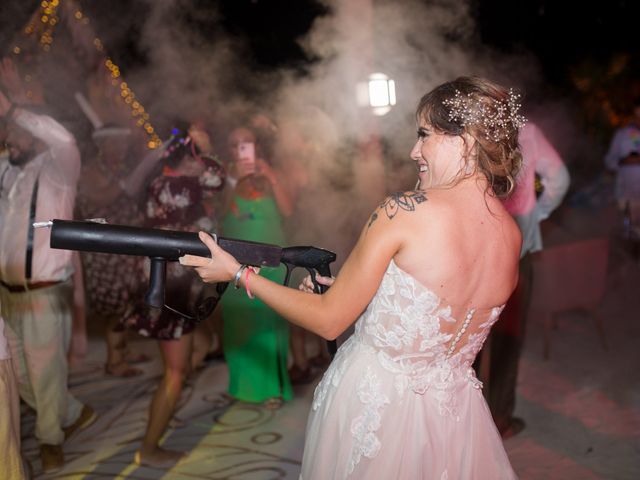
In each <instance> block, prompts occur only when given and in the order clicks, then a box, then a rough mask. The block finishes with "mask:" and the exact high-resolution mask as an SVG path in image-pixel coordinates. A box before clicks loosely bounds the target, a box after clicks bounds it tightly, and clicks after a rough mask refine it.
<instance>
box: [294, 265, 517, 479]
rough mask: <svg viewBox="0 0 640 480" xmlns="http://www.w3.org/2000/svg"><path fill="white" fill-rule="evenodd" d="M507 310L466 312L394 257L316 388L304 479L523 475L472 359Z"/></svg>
mask: <svg viewBox="0 0 640 480" xmlns="http://www.w3.org/2000/svg"><path fill="white" fill-rule="evenodd" d="M502 308H503V307H502V306H500V307H494V308H491V309H485V310H475V309H469V310H466V309H463V310H462V311H463V312H466V314H465V313H463V314H462V317H463V318H462V319H461V320H456V319H455V318H453V317H452V311H456V309H455V308H454V307H453V306H446V305H442V302H441V300H440V298H439V297H438V296H437V295H436V294H435V293H433V292H432V291H430V290H429V289H427V288H426V287H424V286H422V285H421V284H420V283H418V282H417V281H416V280H414V279H413V277H411V276H410V275H409V274H407V273H406V272H404V271H402V270H401V269H400V268H398V267H397V266H396V264H395V262H394V261H393V260H392V261H391V263H390V264H389V267H388V268H387V271H386V273H385V275H384V277H383V280H382V283H381V284H380V287H379V289H378V291H377V292H376V294H375V296H374V297H373V299H372V301H371V303H370V304H369V306H368V307H367V310H366V311H365V312H364V313H363V314H362V315H361V316H360V318H359V319H358V321H357V323H356V328H355V333H354V334H353V335H352V336H351V337H350V338H349V340H347V341H346V342H345V343H344V344H343V345H342V346H341V347H340V349H339V350H338V352H337V354H336V356H335V359H334V360H333V362H332V363H331V365H330V366H329V368H328V370H327V372H326V373H325V375H324V377H323V379H322V381H321V382H320V384H319V385H318V386H317V388H316V391H315V393H314V398H313V404H312V409H311V413H310V415H309V421H308V425H307V433H306V444H305V450H304V458H303V460H302V472H301V477H300V478H301V479H303V480H331V479H334V480H337V479H368V480H369V479H394V480H397V479H407V480H417V479H437V480H445V479H448V480H454V479H455V480H463V479H492V480H497V479H512V478H516V475H515V473H514V472H513V470H512V468H511V465H510V463H509V459H508V458H507V455H506V452H505V450H504V447H503V445H502V440H501V438H500V435H499V434H498V431H497V429H496V427H495V425H494V423H493V420H492V418H491V413H490V412H489V409H488V407H487V405H486V403H485V400H484V397H483V395H482V384H481V383H480V382H479V381H478V380H477V379H476V377H475V374H474V371H473V369H472V367H471V364H472V363H473V360H474V358H475V356H476V354H477V353H478V351H479V350H480V348H481V347H482V344H483V342H484V340H485V339H486V338H487V335H488V334H489V330H490V328H491V325H493V323H494V322H495V321H496V320H497V319H498V316H499V315H500V312H501V311H502Z"/></svg>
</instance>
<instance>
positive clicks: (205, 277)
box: [179, 232, 241, 283]
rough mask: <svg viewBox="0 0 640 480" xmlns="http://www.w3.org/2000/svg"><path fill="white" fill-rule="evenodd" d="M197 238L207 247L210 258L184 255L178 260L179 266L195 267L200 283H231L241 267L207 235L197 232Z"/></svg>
mask: <svg viewBox="0 0 640 480" xmlns="http://www.w3.org/2000/svg"><path fill="white" fill-rule="evenodd" d="M198 237H199V238H200V240H201V241H202V242H203V243H204V244H205V245H206V246H207V247H209V251H210V252H211V258H206V257H199V256H197V255H184V256H182V257H180V258H179V261H180V264H181V265H185V266H189V267H195V270H196V272H197V273H198V275H200V278H202V281H204V282H207V283H218V282H230V281H232V280H233V277H234V275H235V274H236V272H237V271H238V270H239V269H240V266H241V265H240V264H239V263H238V261H237V260H236V259H235V258H233V256H232V255H230V254H229V253H227V252H225V251H224V250H223V249H222V248H220V247H219V246H218V244H217V243H216V242H215V241H214V240H213V238H211V236H210V235H209V234H207V233H204V232H199V233H198Z"/></svg>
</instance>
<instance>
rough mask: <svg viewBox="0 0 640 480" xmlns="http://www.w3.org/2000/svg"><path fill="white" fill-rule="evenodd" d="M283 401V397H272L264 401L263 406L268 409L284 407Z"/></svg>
mask: <svg viewBox="0 0 640 480" xmlns="http://www.w3.org/2000/svg"><path fill="white" fill-rule="evenodd" d="M283 403H284V400H282V397H271V398H267V399H266V400H265V401H264V402H262V406H263V407H264V408H266V409H267V410H278V409H279V408H280V407H282V405H283Z"/></svg>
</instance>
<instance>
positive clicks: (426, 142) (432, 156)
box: [410, 120, 464, 189]
mask: <svg viewBox="0 0 640 480" xmlns="http://www.w3.org/2000/svg"><path fill="white" fill-rule="evenodd" d="M463 152H464V141H463V139H462V137H460V136H457V135H445V134H443V133H439V132H436V131H435V130H434V129H433V128H432V127H431V125H429V124H427V123H426V122H424V121H423V120H421V121H420V125H419V126H418V140H417V141H416V144H415V145H414V146H413V148H412V149H411V153H410V157H411V160H413V161H414V162H416V167H417V169H418V179H419V188H421V189H425V188H432V187H438V186H443V185H448V184H450V183H452V182H453V181H454V180H455V178H456V177H457V176H458V174H459V172H460V170H461V169H462V168H463V166H464V160H463Z"/></svg>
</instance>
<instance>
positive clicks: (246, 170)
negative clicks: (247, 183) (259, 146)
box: [236, 142, 256, 176]
mask: <svg viewBox="0 0 640 480" xmlns="http://www.w3.org/2000/svg"><path fill="white" fill-rule="evenodd" d="M236 148H237V155H238V170H239V171H240V173H241V176H244V175H251V174H253V173H255V172H256V146H255V144H254V143H253V142H241V143H239V144H238V146H237V147H236Z"/></svg>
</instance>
